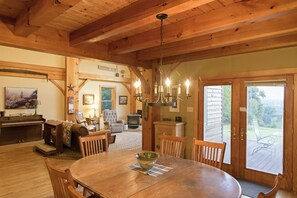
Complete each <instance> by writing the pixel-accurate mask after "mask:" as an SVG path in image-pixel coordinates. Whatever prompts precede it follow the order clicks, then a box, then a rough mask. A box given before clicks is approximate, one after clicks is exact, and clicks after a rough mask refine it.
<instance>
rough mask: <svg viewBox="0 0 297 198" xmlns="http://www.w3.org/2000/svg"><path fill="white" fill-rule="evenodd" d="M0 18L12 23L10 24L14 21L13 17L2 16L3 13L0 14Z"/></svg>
mask: <svg viewBox="0 0 297 198" xmlns="http://www.w3.org/2000/svg"><path fill="white" fill-rule="evenodd" d="M0 20H1V21H3V22H4V23H9V24H12V25H14V24H15V22H16V21H15V19H14V18H10V17H6V16H3V15H0Z"/></svg>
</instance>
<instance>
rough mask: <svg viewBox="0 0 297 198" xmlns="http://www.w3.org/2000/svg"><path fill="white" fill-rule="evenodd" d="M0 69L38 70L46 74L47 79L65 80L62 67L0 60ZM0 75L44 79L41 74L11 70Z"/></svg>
mask: <svg viewBox="0 0 297 198" xmlns="http://www.w3.org/2000/svg"><path fill="white" fill-rule="evenodd" d="M0 69H21V70H28V71H34V72H40V73H44V74H47V75H48V79H49V80H65V69H64V68H58V67H49V66H43V65H33V64H25V63H16V62H8V61H0ZM0 75H3V76H6V75H9V76H14V77H27V78H40V79H46V77H45V76H42V75H31V74H19V73H13V72H12V73H6V74H5V73H4V72H1V73H0Z"/></svg>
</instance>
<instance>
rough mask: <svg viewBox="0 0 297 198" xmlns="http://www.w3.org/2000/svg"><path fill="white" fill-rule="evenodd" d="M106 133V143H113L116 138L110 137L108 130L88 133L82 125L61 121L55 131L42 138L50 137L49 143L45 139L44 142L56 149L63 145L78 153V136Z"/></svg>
mask: <svg viewBox="0 0 297 198" xmlns="http://www.w3.org/2000/svg"><path fill="white" fill-rule="evenodd" d="M106 132H107V133H108V143H109V144H112V143H114V142H115V138H116V136H115V135H111V132H110V130H100V131H89V130H88V129H87V128H86V127H85V126H84V125H82V124H78V123H73V122H66V121H62V122H60V123H59V124H58V125H57V127H56V128H55V130H51V131H50V133H51V134H50V135H49V134H44V138H46V137H47V138H49V137H50V138H51V141H49V140H46V139H45V142H46V143H47V142H52V143H53V145H55V146H56V148H61V147H63V145H64V146H67V147H68V148H70V149H72V150H75V151H79V150H80V148H79V139H78V137H79V136H87V135H96V134H100V133H106Z"/></svg>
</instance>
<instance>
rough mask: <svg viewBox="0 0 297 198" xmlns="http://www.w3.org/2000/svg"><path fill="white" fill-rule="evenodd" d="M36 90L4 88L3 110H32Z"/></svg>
mask: <svg viewBox="0 0 297 198" xmlns="http://www.w3.org/2000/svg"><path fill="white" fill-rule="evenodd" d="M36 99H37V89H36V88H21V87H5V109H34V108H35V106H34V104H33V103H32V101H33V100H36Z"/></svg>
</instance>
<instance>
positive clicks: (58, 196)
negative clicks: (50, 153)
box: [44, 158, 74, 198]
mask: <svg viewBox="0 0 297 198" xmlns="http://www.w3.org/2000/svg"><path fill="white" fill-rule="evenodd" d="M44 162H45V165H46V167H47V170H48V173H49V176H50V179H51V183H52V187H53V191H54V197H55V198H69V197H70V196H69V193H68V190H67V185H66V184H65V182H68V183H69V184H70V185H72V186H73V187H74V180H73V179H72V178H71V179H68V175H67V173H66V172H65V171H63V170H59V169H57V168H56V167H54V166H53V165H51V164H50V163H49V160H48V159H47V158H45V159H44Z"/></svg>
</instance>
